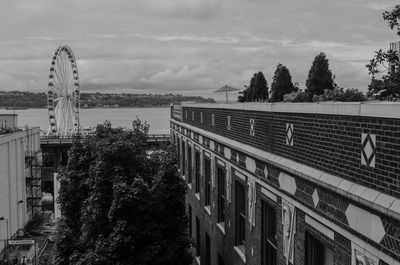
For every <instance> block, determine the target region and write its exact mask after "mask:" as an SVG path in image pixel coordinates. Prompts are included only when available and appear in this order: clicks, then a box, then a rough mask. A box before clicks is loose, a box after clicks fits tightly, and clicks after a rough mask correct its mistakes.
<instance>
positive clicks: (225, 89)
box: [214, 85, 240, 102]
mask: <svg viewBox="0 0 400 265" xmlns="http://www.w3.org/2000/svg"><path fill="white" fill-rule="evenodd" d="M238 90H240V89H239V88H234V87H231V86H228V85H225V86H223V87H221V88H219V89H217V90H215V91H214V92H225V94H226V102H228V91H238Z"/></svg>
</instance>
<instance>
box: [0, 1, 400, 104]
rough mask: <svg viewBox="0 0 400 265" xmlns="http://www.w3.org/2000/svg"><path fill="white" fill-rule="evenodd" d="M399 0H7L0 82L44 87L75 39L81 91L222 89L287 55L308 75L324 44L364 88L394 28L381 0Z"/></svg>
mask: <svg viewBox="0 0 400 265" xmlns="http://www.w3.org/2000/svg"><path fill="white" fill-rule="evenodd" d="M0 1H1V0H0ZM396 2H397V0H393V1H392V0H382V1H375V0H338V1H329V0H320V1H315V0H302V1H279V0H264V1H262V0H251V1H250V0H248V1H246V0H136V1H132V0H113V1H109V0H85V1H81V0H58V1H54V0H37V1H36V0H35V1H34V3H33V2H32V1H31V0H16V1H2V8H1V10H0V24H1V25H7V27H0V34H1V36H2V41H1V43H0V73H1V75H0V87H1V88H3V87H4V89H8V90H13V89H19V90H27V89H28V90H36V91H45V90H46V89H47V83H48V73H49V67H50V59H51V57H52V56H53V53H54V50H55V49H56V47H57V46H58V45H60V44H67V45H69V46H70V47H71V48H72V50H73V52H74V54H75V56H76V58H77V63H78V69H79V75H80V79H81V80H80V81H81V82H80V84H81V88H82V91H88V90H90V91H96V90H99V91H110V92H118V91H119V92H121V91H153V92H151V93H154V92H155V91H159V92H160V93H164V92H165V91H168V92H174V91H176V92H179V93H181V94H199V95H203V96H207V97H219V96H220V95H217V94H214V93H213V90H215V89H217V88H219V87H221V86H223V85H224V84H225V83H226V84H229V85H232V86H235V87H238V88H243V85H247V84H248V83H249V80H250V78H251V77H252V75H253V74H254V72H258V71H263V73H264V75H265V76H266V78H267V80H268V83H269V84H270V83H271V80H272V75H273V73H274V71H275V67H276V65H277V64H278V63H282V64H285V65H286V66H287V67H288V68H289V70H290V72H291V74H292V77H293V81H297V82H300V83H301V84H304V83H305V80H306V78H307V73H308V70H309V68H310V66H311V63H312V60H313V59H314V57H315V56H316V55H317V54H318V53H319V52H320V51H324V52H326V54H327V56H328V58H329V63H330V66H331V68H332V71H333V73H334V74H335V75H336V80H337V82H338V83H339V84H341V85H343V86H344V87H356V88H365V87H366V86H367V84H368V82H369V79H370V78H369V76H368V75H367V73H366V71H365V67H364V64H366V63H367V62H368V60H369V58H370V57H372V55H373V51H374V50H377V49H379V48H385V47H386V48H387V47H388V43H389V42H390V41H392V39H393V38H394V37H395V35H394V34H393V33H392V32H390V30H389V29H388V28H387V25H386V24H385V22H384V21H383V20H382V17H381V14H380V13H381V11H380V10H377V9H379V8H383V7H386V6H388V5H394V4H395V3H396ZM16 18H18V19H16ZM145 93H147V92H145ZM222 96H224V95H222Z"/></svg>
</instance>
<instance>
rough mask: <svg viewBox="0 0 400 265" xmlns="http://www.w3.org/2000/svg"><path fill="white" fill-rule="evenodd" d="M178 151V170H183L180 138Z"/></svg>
mask: <svg viewBox="0 0 400 265" xmlns="http://www.w3.org/2000/svg"><path fill="white" fill-rule="evenodd" d="M176 142H177V149H178V150H177V151H178V168H181V159H180V157H181V141H180V140H179V138H177V141H176Z"/></svg>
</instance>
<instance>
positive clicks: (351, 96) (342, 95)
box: [313, 88, 367, 102]
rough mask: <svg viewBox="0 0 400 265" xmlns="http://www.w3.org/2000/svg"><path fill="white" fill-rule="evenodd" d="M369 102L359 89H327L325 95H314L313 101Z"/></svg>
mask: <svg viewBox="0 0 400 265" xmlns="http://www.w3.org/2000/svg"><path fill="white" fill-rule="evenodd" d="M365 100H367V99H366V97H365V96H364V94H363V93H362V92H360V91H358V90H357V89H354V88H348V89H346V90H344V89H343V88H334V89H333V90H329V89H325V91H324V94H322V95H319V96H317V95H314V98H313V101H317V102H319V101H342V102H360V101H365Z"/></svg>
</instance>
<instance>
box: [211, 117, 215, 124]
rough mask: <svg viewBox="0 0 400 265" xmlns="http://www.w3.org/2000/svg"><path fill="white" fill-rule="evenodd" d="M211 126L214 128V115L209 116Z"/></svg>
mask: <svg viewBox="0 0 400 265" xmlns="http://www.w3.org/2000/svg"><path fill="white" fill-rule="evenodd" d="M211 125H212V126H215V114H211Z"/></svg>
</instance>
